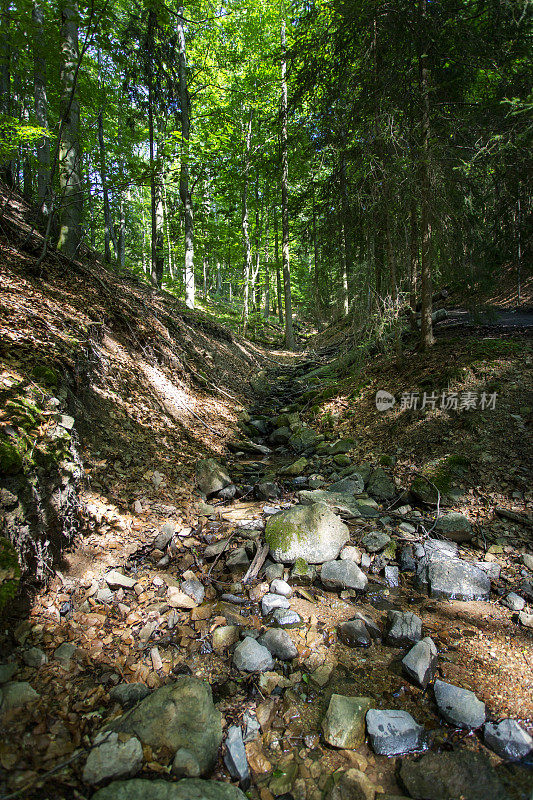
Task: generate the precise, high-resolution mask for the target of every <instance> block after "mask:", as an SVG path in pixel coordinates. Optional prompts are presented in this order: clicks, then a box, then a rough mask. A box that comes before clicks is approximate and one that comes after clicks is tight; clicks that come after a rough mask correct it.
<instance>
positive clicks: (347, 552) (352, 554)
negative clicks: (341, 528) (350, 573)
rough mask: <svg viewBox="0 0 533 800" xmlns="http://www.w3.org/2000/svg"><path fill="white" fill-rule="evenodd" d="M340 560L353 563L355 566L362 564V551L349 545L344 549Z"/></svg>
mask: <svg viewBox="0 0 533 800" xmlns="http://www.w3.org/2000/svg"><path fill="white" fill-rule="evenodd" d="M339 558H340V560H341V561H353V562H354V563H355V564H360V563H361V551H360V550H359V548H358V547H353V546H352V545H347V546H346V547H343V548H342V550H341V552H340V554H339Z"/></svg>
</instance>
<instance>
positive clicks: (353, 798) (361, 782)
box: [326, 767, 381, 800]
mask: <svg viewBox="0 0 533 800" xmlns="http://www.w3.org/2000/svg"><path fill="white" fill-rule="evenodd" d="M334 780H335V783H334V784H333V786H332V787H331V788H330V789H329V791H328V792H327V794H326V800H374V798H375V797H376V789H375V786H374V784H373V783H372V781H371V780H369V778H367V777H366V775H365V773H364V772H361V771H360V770H358V769H355V768H354V767H352V768H351V769H348V770H346V772H343V773H341V774H340V775H339V774H338V773H335V775H334ZM380 797H381V795H380Z"/></svg>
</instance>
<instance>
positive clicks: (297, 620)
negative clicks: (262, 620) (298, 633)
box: [270, 608, 302, 628]
mask: <svg viewBox="0 0 533 800" xmlns="http://www.w3.org/2000/svg"><path fill="white" fill-rule="evenodd" d="M270 622H271V624H272V625H275V626H276V627H278V628H299V627H300V625H301V624H302V618H301V616H300V615H299V614H297V613H296V611H293V610H292V608H276V609H275V610H274V612H273V613H272V617H271V620H270Z"/></svg>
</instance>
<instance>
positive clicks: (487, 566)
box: [474, 561, 502, 581]
mask: <svg viewBox="0 0 533 800" xmlns="http://www.w3.org/2000/svg"><path fill="white" fill-rule="evenodd" d="M474 566H475V567H477V569H481V570H483V572H484V573H485V575H488V576H489V578H490V579H491V581H498V580H499V579H500V574H501V571H502V568H501V566H500V565H499V564H498V563H497V562H496V561H474Z"/></svg>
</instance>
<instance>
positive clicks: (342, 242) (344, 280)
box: [337, 210, 349, 316]
mask: <svg viewBox="0 0 533 800" xmlns="http://www.w3.org/2000/svg"><path fill="white" fill-rule="evenodd" d="M337 227H338V230H339V253H340V257H341V287H342V289H341V291H342V294H341V303H340V305H341V309H342V312H343V313H344V315H345V316H346V314H347V313H348V310H349V298H348V267H347V265H346V231H345V228H344V220H343V218H342V213H341V211H340V210H339V213H338V215H337Z"/></svg>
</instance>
